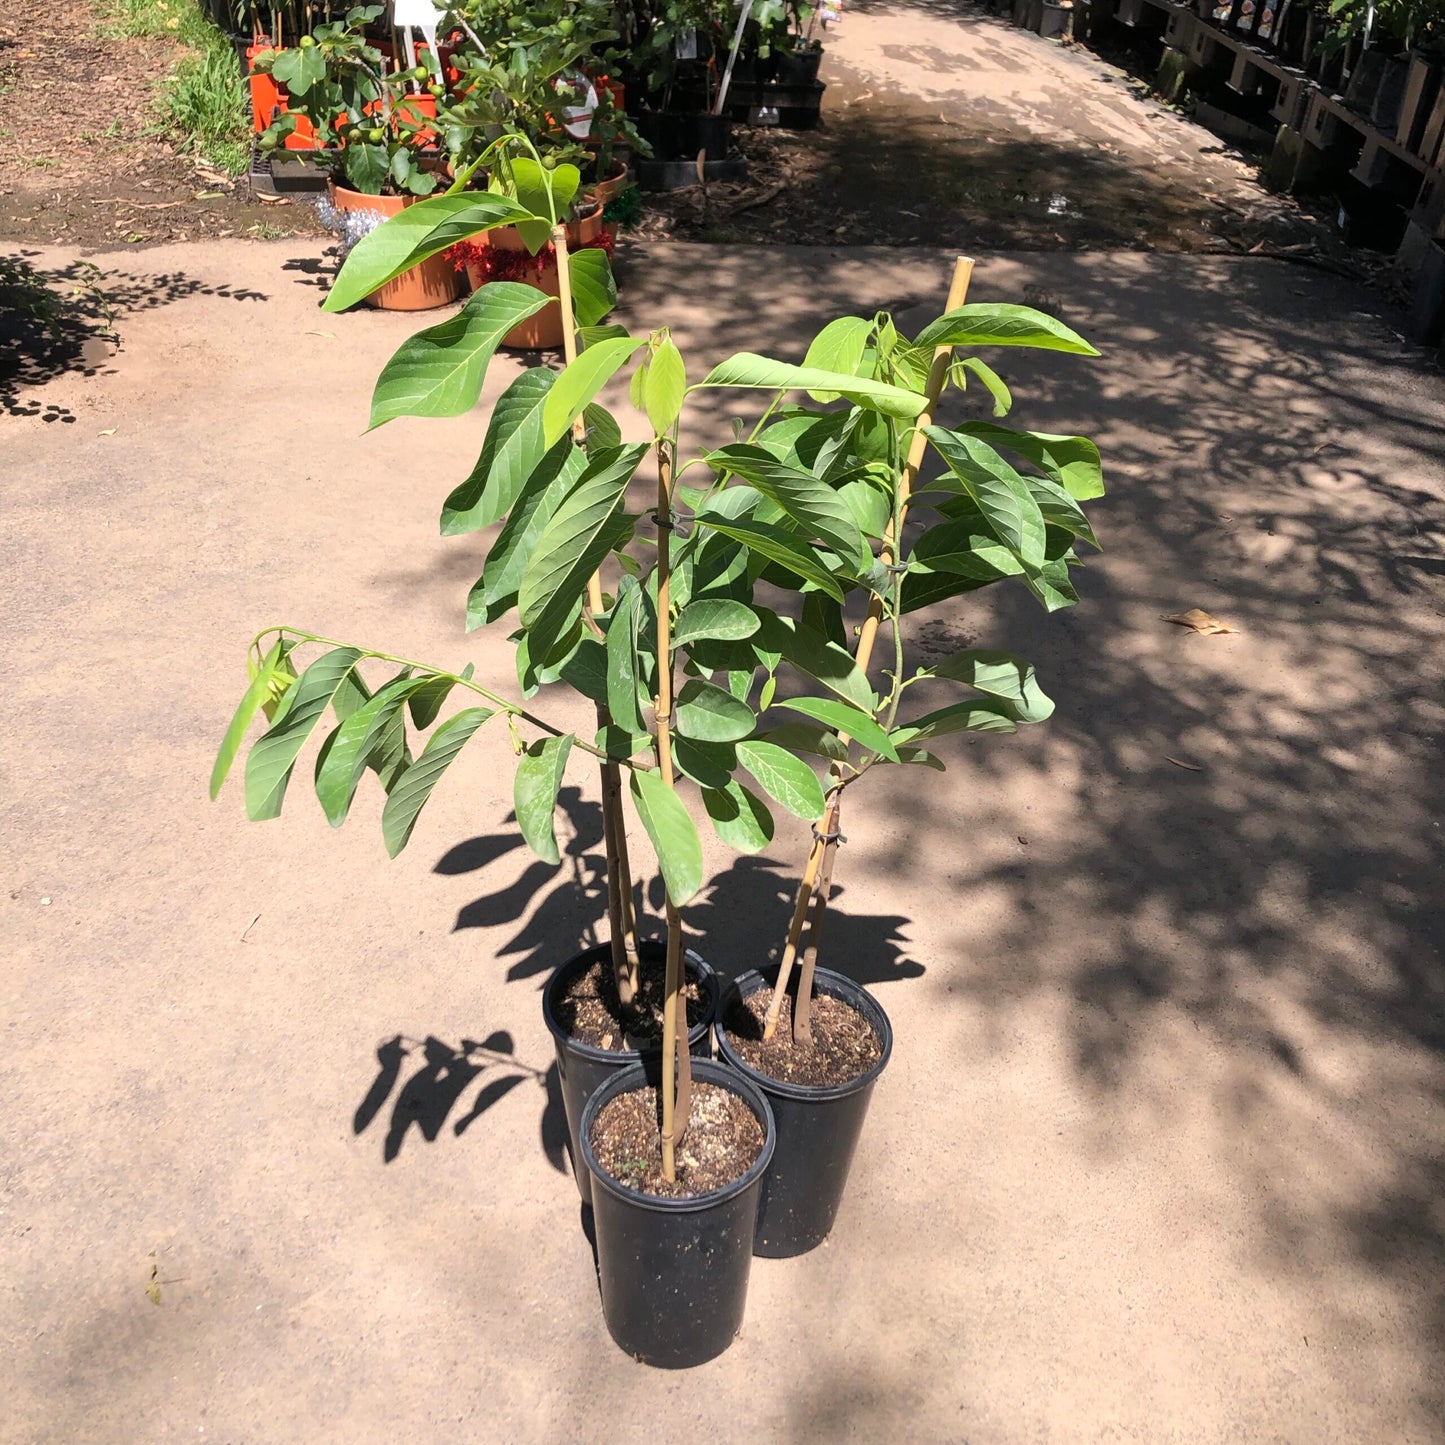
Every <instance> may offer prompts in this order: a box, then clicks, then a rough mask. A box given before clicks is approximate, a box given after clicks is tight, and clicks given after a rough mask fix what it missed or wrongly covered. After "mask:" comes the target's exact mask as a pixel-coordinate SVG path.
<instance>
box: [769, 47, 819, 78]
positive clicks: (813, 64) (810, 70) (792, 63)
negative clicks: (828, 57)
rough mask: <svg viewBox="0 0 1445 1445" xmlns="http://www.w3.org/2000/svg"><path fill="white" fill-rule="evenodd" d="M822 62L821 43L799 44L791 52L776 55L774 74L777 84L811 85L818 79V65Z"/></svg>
mask: <svg viewBox="0 0 1445 1445" xmlns="http://www.w3.org/2000/svg"><path fill="white" fill-rule="evenodd" d="M822 63H823V47H822V46H821V45H818V44H816V43H815V44H812V45H800V46H799V47H798V48H797V49H796V50H794V51H793V52H792V53H791V54H788V55H780V56H778V64H777V69H776V70H775V71H774V75H775V76H776V78H777V82H778V84H779V85H812V84H813V83H814V82H815V81H816V80H817V79H818V67H819V66H820V65H821V64H822Z"/></svg>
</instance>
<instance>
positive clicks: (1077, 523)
mask: <svg viewBox="0 0 1445 1445" xmlns="http://www.w3.org/2000/svg"><path fill="white" fill-rule="evenodd" d="M1024 481H1025V482H1026V483H1027V485H1028V489H1029V491H1030V492H1031V493H1032V495H1033V499H1034V501H1036V502H1037V503H1038V504H1039V512H1040V514H1041V515H1042V516H1043V519H1044V521H1045V522H1046V523H1047V524H1049V525H1050V526H1054V527H1062V528H1063V530H1064V531H1066V532H1068V533H1069V534H1070V535H1071V536H1074V537H1082V538H1083V539H1084V541H1086V542H1087V543H1089V545H1090V546H1092V547H1098V545H1099V540H1098V538H1097V537H1095V536H1094V529H1093V527H1092V526H1090V525H1089V519H1088V518H1087V517H1086V516H1085V515H1084V509H1083V508H1082V507H1081V506H1080V505H1079V504H1078V503H1077V502H1076V501H1075V500H1074V499H1073V498H1072V497H1071V496H1070V495H1069V494H1068V492H1066V491H1065V490H1064V488H1063V487H1061V486H1060V485H1059V484H1058V483H1057V482H1054V481H1050V480H1048V479H1047V478H1046V477H1025V478H1024Z"/></svg>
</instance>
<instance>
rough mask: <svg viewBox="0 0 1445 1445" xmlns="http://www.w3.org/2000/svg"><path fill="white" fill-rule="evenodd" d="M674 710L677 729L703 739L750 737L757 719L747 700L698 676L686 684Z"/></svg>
mask: <svg viewBox="0 0 1445 1445" xmlns="http://www.w3.org/2000/svg"><path fill="white" fill-rule="evenodd" d="M673 711H674V713H675V715H676V719H677V730H678V732H680V733H681V734H682V735H683V736H684V737H689V738H693V739H695V740H696V741H698V742H704V743H733V742H737V740H738V739H739V738H745V737H747V736H748V734H749V733H751V732H752V730H753V728H754V727H756V726H757V721H758V720H757V718H755V717H754V716H753V710H752V708H750V707H749V706H748V705H747V703H745V702H740V701H739V700H738V699H737V698H735V697H734V696H733V695H732V693H730V692H726V691H724V689H722V688H720V687H717V686H716V685H715V684H713V683H710V682H704V681H703V680H702V679H701V678H698V677H694V678H689V679H688V681H687V682H685V683H684V684H683V687H682V691H681V692H679V693H678V695H677V701H676V704H675V706H674V709H673Z"/></svg>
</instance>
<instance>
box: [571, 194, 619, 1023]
mask: <svg viewBox="0 0 1445 1445" xmlns="http://www.w3.org/2000/svg"><path fill="white" fill-rule="evenodd" d="M552 248H553V250H554V251H555V252H556V253H557V293H558V297H557V299H558V302H559V304H560V306H561V308H562V351H563V355H564V357H565V358H566V361H567V365H568V366H571V364H572V363H573V362H574V361H576V360H577V327H576V325H575V321H576V317H575V314H574V312H573V309H572V262H571V257H570V256H569V254H568V251H567V227H566V225H565V224H564V223H563V222H561V221H558V223H557V224H556V225H555V226H553V227H552ZM572 437H573V440H574V441H575V442H576V443H577V445H578V447H580V448H582V449H583V450H585V449H586V445H587V422H586V420H585V418H584V417H582V416H580V415H579V416H578V417H577V419H576V421H574V422H573V423H572ZM602 610H603V608H602V574H601V573H600V572H594V573H593V574H592V576H591V577H590V578H589V579H588V581H587V611H588V613H589V614H590V617H591V619H592V620H593V623H594V626H595V625H596V624H595V619H596V617H597V616H598V614H599V613H601V612H602ZM599 630H600V629H599ZM611 726H612V717H611V714H610V713H609V712H608V710H607V704H606V703H601V702H599V703H598V704H597V730H598V731H599V732H603V731H605V730H606V729H607V728H609V727H611ZM601 773H602V840H603V847H604V848H605V849H606V852H607V919H608V925H609V927H610V929H611V934H612V937H611V945H612V976H613V980H614V981H615V983H616V985H617V998H618V1001H619V1002H620V1003H621V1005H622V1012H623V1014H624V1015H626V1014H628V1013H630V1012H631V1010H632V1007H633V1004H634V1002H635V1000H636V998H637V986H638V983H639V969H638V957H637V923H636V920H635V919H634V917H633V913H632V870H631V868H630V867H629V865H628V859H627V824H626V822H625V821H624V819H623V815H622V773H621V770H620V769H619V768H618V766H617V764H616V763H615V762H612V761H611V760H610V759H609V760H607V761H605V762H603V763H602V766H601Z"/></svg>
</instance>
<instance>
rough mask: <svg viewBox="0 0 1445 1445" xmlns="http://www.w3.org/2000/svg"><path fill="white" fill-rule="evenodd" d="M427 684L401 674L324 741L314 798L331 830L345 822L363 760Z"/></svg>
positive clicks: (317, 770)
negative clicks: (417, 692) (403, 707)
mask: <svg viewBox="0 0 1445 1445" xmlns="http://www.w3.org/2000/svg"><path fill="white" fill-rule="evenodd" d="M430 681H432V679H429V678H417V677H412V676H410V675H409V674H405V673H404V674H403V675H402V676H400V677H397V678H394V679H393V680H392V681H391V682H389V683H387V684H386V686H385V687H383V688H381V689H379V690H378V691H377V693H376V694H375V696H374V697H372V698H371V699H370V700H369V701H367V702H364V703H363V704H362V705H361V706H360V707H359V708H357V709H356V711H355V712H353V713H352V714H351V715H350V716H349V717H348V718H347V719H346V720H345V721H344V722H343V723H342V724H341V726H340V727H339V728H337V729H336V731H335V732H334V733H333V734H332V735H331V737H330V738H328V739H327V744H326V747H325V748H324V749H323V751H322V755H321V757H320V758H318V759H317V764H316V797H317V799H318V800H319V801H320V803H321V807H322V809H323V810H324V811H325V813H326V818H327V821H328V822H329V823H330V824H331V826H332V827H333V828H339V827H340V826H341V825H342V824H343V823H344V822H345V821H346V815H347V813H349V812H350V811H351V802H352V799H353V798H355V796H356V789H357V785H358V784H359V783H360V782H361V775H362V774H363V773H364V772H365V771H366V764H367V760H368V759H369V758H370V757H371V755H372V753H373V751H374V750H375V748H376V746H377V745H378V743H380V742H381V740H382V738H383V737H384V736H385V734H386V732H387V730H388V728H390V727H391V724H392V722H393V721H394V720H395V718H396V717H397V716H398V714H399V713H400V712H401V709H402V706H403V705H404V703H405V702H406V700H407V698H408V697H409V696H410V695H411V694H413V693H415V692H416V691H417V690H418V689H419V688H421V687H424V686H426V685H427V683H428V682H430ZM438 707H440V703H438ZM404 726H405V725H404V724H403V727H404ZM404 736H405V734H404V733H403V737H404Z"/></svg>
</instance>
